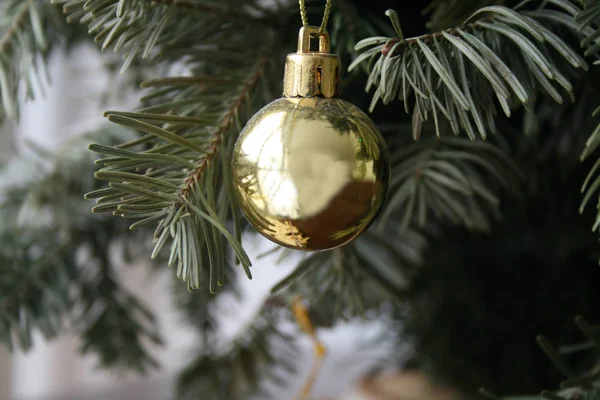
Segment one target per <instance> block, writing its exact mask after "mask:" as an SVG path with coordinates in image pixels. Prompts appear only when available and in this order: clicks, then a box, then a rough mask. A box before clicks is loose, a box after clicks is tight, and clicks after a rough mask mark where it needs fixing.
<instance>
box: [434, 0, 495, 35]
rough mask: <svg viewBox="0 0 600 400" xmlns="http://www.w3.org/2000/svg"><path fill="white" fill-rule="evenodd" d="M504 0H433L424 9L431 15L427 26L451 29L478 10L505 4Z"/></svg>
mask: <svg viewBox="0 0 600 400" xmlns="http://www.w3.org/2000/svg"><path fill="white" fill-rule="evenodd" d="M504 3H505V1H504V0H475V1H464V0H433V1H431V2H430V3H429V5H428V6H427V7H426V8H425V9H423V14H426V15H429V20H428V21H427V23H426V24H425V26H426V27H427V28H428V29H429V30H431V31H432V32H437V31H441V30H444V29H450V28H453V27H455V26H459V25H462V24H463V23H464V21H465V20H467V18H469V16H471V14H473V13H474V12H475V11H476V10H478V9H480V8H483V7H487V6H492V5H502V6H504V5H505V4H504Z"/></svg>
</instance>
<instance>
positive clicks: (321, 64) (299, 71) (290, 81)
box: [283, 26, 340, 98]
mask: <svg viewBox="0 0 600 400" xmlns="http://www.w3.org/2000/svg"><path fill="white" fill-rule="evenodd" d="M311 37H318V38H319V49H318V51H311V49H310V39H311ZM329 51H330V50H329V34H328V33H327V32H320V29H319V27H316V26H303V27H302V28H301V29H300V33H299V35H298V51H297V52H296V53H292V54H288V56H287V59H286V62H285V74H284V78H283V95H284V96H285V97H326V98H331V97H337V96H339V95H340V58H339V57H338V56H337V55H335V54H331V53H330V52H329Z"/></svg>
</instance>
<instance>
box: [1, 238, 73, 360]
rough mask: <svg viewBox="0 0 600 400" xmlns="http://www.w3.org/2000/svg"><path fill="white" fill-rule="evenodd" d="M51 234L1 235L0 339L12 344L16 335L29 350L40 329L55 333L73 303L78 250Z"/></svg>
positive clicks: (22, 346)
mask: <svg viewBox="0 0 600 400" xmlns="http://www.w3.org/2000/svg"><path fill="white" fill-rule="evenodd" d="M51 235H52V232H50V231H46V232H36V234H35V236H31V235H27V234H26V233H24V232H21V233H20V235H18V236H15V235H12V234H6V233H4V234H3V235H1V240H2V247H1V248H0V266H1V268H0V270H1V272H0V342H2V343H4V344H6V345H7V346H8V347H9V348H11V349H12V348H13V347H14V341H15V339H17V340H18V341H19V344H18V347H20V348H21V349H23V350H25V351H27V350H29V349H30V348H31V346H32V335H33V332H34V331H36V330H39V331H40V332H41V333H42V334H43V336H44V337H45V338H46V339H51V338H53V337H55V336H56V334H57V333H58V332H59V331H60V329H61V327H62V325H63V320H64V318H65V316H66V315H67V314H68V312H69V311H70V309H71V306H72V302H71V298H70V296H69V290H70V289H71V287H72V284H73V280H74V276H75V275H76V269H75V268H74V265H75V262H74V260H73V257H74V254H71V253H70V252H68V251H66V250H67V249H65V247H58V246H56V244H55V243H53V242H52V241H49V240H48V239H47V238H48V237H49V236H51Z"/></svg>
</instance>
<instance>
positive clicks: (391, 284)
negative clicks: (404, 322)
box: [271, 230, 426, 326]
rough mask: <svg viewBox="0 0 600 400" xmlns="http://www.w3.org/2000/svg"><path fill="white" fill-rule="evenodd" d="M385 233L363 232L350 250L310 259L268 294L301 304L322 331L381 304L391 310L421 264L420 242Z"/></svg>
mask: <svg viewBox="0 0 600 400" xmlns="http://www.w3.org/2000/svg"><path fill="white" fill-rule="evenodd" d="M391 233H392V232H390V231H387V232H384V233H380V232H376V231H373V230H372V231H367V232H366V233H364V234H363V235H362V236H361V237H360V238H359V239H357V240H356V241H355V242H353V243H352V244H349V245H346V246H344V247H342V248H339V249H335V250H331V251H327V252H320V253H314V254H310V255H308V256H306V257H305V258H304V259H302V261H300V263H298V265H297V266H296V268H295V269H294V270H293V271H292V272H291V273H290V274H289V275H288V276H286V277H285V278H283V279H282V280H281V281H280V282H279V283H277V284H276V285H275V286H273V288H272V289H271V293H272V294H273V295H274V296H276V297H282V298H283V299H284V300H285V301H287V302H291V301H292V300H293V299H294V298H296V297H297V296H300V297H302V298H303V299H306V301H307V302H308V303H309V307H310V311H311V314H313V316H314V320H315V321H319V324H320V325H324V326H331V325H333V323H334V321H338V320H340V319H343V320H349V319H351V318H354V317H362V318H364V317H365V316H366V312H367V311H368V310H373V309H377V308H379V307H380V306H381V304H384V303H390V302H391V303H395V304H397V303H398V302H400V301H402V300H403V297H404V291H405V290H406V285H407V283H408V282H409V281H410V278H411V277H412V276H413V275H414V272H415V269H416V267H417V266H418V265H420V263H421V261H422V260H421V250H422V249H423V247H424V246H425V243H426V241H425V238H424V237H423V236H422V235H421V234H419V233H418V232H416V231H407V232H404V233H402V234H400V235H393V236H392V235H391Z"/></svg>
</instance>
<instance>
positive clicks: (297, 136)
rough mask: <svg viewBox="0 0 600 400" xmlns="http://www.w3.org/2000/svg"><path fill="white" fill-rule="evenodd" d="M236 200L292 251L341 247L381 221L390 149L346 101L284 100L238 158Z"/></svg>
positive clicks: (261, 121)
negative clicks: (370, 225)
mask: <svg viewBox="0 0 600 400" xmlns="http://www.w3.org/2000/svg"><path fill="white" fill-rule="evenodd" d="M232 171H233V175H234V176H233V179H234V185H235V195H236V200H237V202H238V204H239V205H240V207H241V209H242V211H243V212H244V214H245V216H246V218H247V219H248V220H249V221H250V222H251V223H252V225H254V227H255V228H256V229H257V230H258V231H259V232H260V233H261V234H262V235H264V236H265V237H267V238H269V239H271V240H272V241H274V242H275V243H278V244H280V245H282V246H286V247H289V248H293V249H299V250H307V251H317V250H326V249H331V248H335V247H339V246H342V245H344V244H346V243H348V242H349V241H351V240H353V239H354V238H356V237H357V236H358V235H360V234H361V233H362V232H363V231H364V230H365V229H367V227H368V226H369V224H370V223H371V222H372V221H373V219H374V218H375V217H376V215H377V212H378V211H379V209H380V208H381V205H382V203H383V201H384V197H385V193H386V190H387V186H388V181H389V176H390V166H389V160H388V154H387V150H386V147H385V143H384V140H383V138H382V137H381V134H380V133H379V131H378V130H377V127H376V126H375V125H374V124H373V122H372V121H371V120H370V119H369V117H367V115H365V114H364V113H363V112H362V111H361V110H360V109H358V108H357V107H355V106H353V105H352V104H350V103H348V102H346V101H344V100H341V99H337V98H334V99H326V98H319V97H315V98H281V99H278V100H276V101H274V102H272V103H271V104H269V105H267V106H266V107H265V108H263V109H262V110H261V111H259V112H258V113H257V114H256V115H255V116H254V117H253V118H252V119H251V120H250V122H249V123H248V125H246V127H245V128H244V130H243V131H242V133H241V135H240V137H239V139H238V141H237V143H236V146H235V149H234V153H233V160H232Z"/></svg>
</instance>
